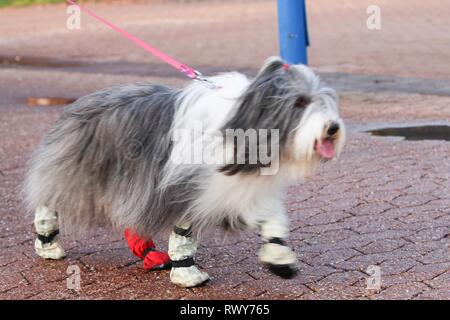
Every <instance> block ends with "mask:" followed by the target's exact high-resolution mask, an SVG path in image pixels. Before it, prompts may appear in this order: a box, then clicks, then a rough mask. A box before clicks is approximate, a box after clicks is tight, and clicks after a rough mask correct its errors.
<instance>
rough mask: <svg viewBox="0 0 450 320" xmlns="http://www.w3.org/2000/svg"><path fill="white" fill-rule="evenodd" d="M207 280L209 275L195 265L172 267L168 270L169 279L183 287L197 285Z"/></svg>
mask: <svg viewBox="0 0 450 320" xmlns="http://www.w3.org/2000/svg"><path fill="white" fill-rule="evenodd" d="M208 280H209V275H208V274H207V273H206V272H203V271H200V270H199V269H198V268H197V267H196V266H190V267H180V268H172V270H171V271H170V281H172V283H174V284H176V285H177V286H180V287H184V288H190V287H197V286H200V285H202V284H204V283H205V282H206V281H208Z"/></svg>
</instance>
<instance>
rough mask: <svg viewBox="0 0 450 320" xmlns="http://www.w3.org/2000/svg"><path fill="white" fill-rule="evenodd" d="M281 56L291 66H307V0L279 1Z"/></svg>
mask: <svg viewBox="0 0 450 320" xmlns="http://www.w3.org/2000/svg"><path fill="white" fill-rule="evenodd" d="M278 32H279V41H280V55H281V57H282V58H283V60H285V61H286V62H287V63H290V64H299V63H303V64H307V63H308V55H307V51H306V47H307V46H309V38H308V26H307V23H306V7H305V0H278Z"/></svg>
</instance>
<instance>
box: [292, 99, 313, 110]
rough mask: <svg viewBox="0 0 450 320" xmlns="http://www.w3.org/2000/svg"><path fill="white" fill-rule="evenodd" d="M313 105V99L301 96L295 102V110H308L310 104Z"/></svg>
mask: <svg viewBox="0 0 450 320" xmlns="http://www.w3.org/2000/svg"><path fill="white" fill-rule="evenodd" d="M310 103H311V99H310V98H309V97H306V96H300V97H298V98H297V100H296V101H295V104H294V107H295V108H306V107H307V106H308V104H310Z"/></svg>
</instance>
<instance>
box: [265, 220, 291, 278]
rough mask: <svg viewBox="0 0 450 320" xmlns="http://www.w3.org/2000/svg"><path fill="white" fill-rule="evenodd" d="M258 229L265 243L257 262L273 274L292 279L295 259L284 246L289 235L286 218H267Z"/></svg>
mask: <svg viewBox="0 0 450 320" xmlns="http://www.w3.org/2000/svg"><path fill="white" fill-rule="evenodd" d="M260 229H261V236H262V238H263V239H264V241H265V242H266V243H265V244H264V245H263V246H262V248H261V249H260V251H259V260H260V261H261V262H262V263H264V264H266V265H267V266H268V267H269V269H270V271H271V272H273V273H274V274H276V275H278V276H280V277H282V278H285V279H290V278H292V277H293V276H294V275H295V273H296V264H297V258H296V256H295V253H294V252H293V251H292V250H291V249H290V248H289V247H288V246H286V242H285V239H286V237H287V235H288V233H289V229H288V223H287V218H286V217H285V216H284V215H279V216H272V217H270V218H267V219H265V220H264V221H261V222H260Z"/></svg>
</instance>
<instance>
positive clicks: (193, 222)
mask: <svg viewBox="0 0 450 320" xmlns="http://www.w3.org/2000/svg"><path fill="white" fill-rule="evenodd" d="M208 81H209V82H212V83H214V84H215V88H211V87H209V86H205V85H204V84H203V83H202V82H193V83H192V84H190V85H188V86H187V87H185V88H184V89H170V88H167V87H164V86H160V85H145V84H136V85H128V86H120V87H113V88H108V89H104V90H101V91H99V92H96V93H93V94H90V95H88V96H85V97H82V98H80V99H78V100H77V101H76V102H74V103H73V104H71V105H69V106H68V107H67V108H66V109H65V110H64V112H63V113H62V115H61V117H60V119H59V120H58V122H57V123H56V124H55V126H54V127H53V129H52V130H51V131H50V132H49V133H48V134H47V136H46V137H45V139H44V141H43V143H42V145H41V146H40V147H39V148H38V149H37V151H36V152H35V154H34V155H33V157H32V160H31V164H30V169H29V172H28V175H27V179H26V184H25V194H26V202H27V205H28V208H29V209H30V210H33V211H35V227H36V230H37V233H38V239H36V242H35V249H36V252H37V253H38V254H39V255H40V256H42V257H44V258H50V259H60V258H62V257H64V256H65V252H64V250H63V248H62V247H61V245H60V243H59V242H58V240H57V237H56V235H57V232H58V231H57V230H59V228H60V227H61V228H62V229H63V230H66V231H70V232H74V231H84V230H87V229H89V228H90V227H92V226H111V227H113V228H114V229H116V230H123V229H125V228H131V229H133V230H135V231H136V232H137V233H138V234H139V235H141V236H142V237H146V236H147V237H149V236H151V235H154V234H156V233H159V232H161V231H163V230H167V229H169V228H170V229H172V230H173V231H172V233H171V235H170V239H169V255H170V257H171V259H172V261H173V267H172V270H171V274H170V278H171V280H172V282H173V283H175V284H178V285H180V286H183V287H192V286H197V285H200V284H202V283H204V282H205V281H206V280H207V279H208V275H207V274H206V273H205V272H203V271H201V270H199V269H198V268H197V267H196V266H195V264H194V261H193V256H194V253H195V252H196V249H197V239H198V238H199V235H201V234H203V233H204V232H205V231H207V230H208V229H210V228H211V227H215V226H217V225H226V226H227V227H228V228H231V229H234V230H236V229H241V228H242V227H243V226H244V227H246V228H249V229H256V230H259V232H260V233H261V236H262V238H263V239H264V240H265V243H264V245H263V246H262V248H261V250H260V252H259V258H260V260H261V261H262V262H263V263H264V264H266V265H268V266H269V267H270V270H271V271H273V272H274V273H276V274H278V275H280V276H282V277H286V278H288V277H292V276H293V275H294V273H295V269H296V257H295V254H294V253H293V251H292V250H291V249H290V248H289V247H288V246H287V245H286V242H285V240H286V238H287V236H288V219H287V216H286V210H285V208H284V205H283V202H284V201H283V200H284V194H285V192H284V191H285V189H286V188H287V186H288V185H289V183H290V182H291V181H293V180H299V179H300V180H301V179H303V178H305V177H306V176H308V175H310V174H311V173H313V171H314V168H315V167H317V165H318V164H319V163H320V162H321V160H324V159H331V158H334V157H335V156H337V155H338V154H339V153H340V151H341V149H342V147H343V144H344V141H345V128H344V124H343V122H342V120H341V118H340V116H339V110H338V104H337V97H336V94H335V92H334V91H333V90H332V89H330V88H327V87H325V86H323V85H322V83H321V82H320V80H319V78H318V77H317V76H316V75H315V74H314V73H313V72H312V71H311V70H310V69H309V68H308V67H306V66H304V65H287V64H285V63H284V62H283V61H282V60H281V59H279V58H270V59H268V60H267V61H266V62H265V64H264V66H263V67H262V69H261V70H260V71H259V73H258V74H257V76H256V77H255V78H254V79H251V80H250V79H248V78H247V77H246V76H244V75H242V74H240V73H236V72H232V73H226V74H221V75H218V76H214V77H210V78H208ZM198 126H201V127H202V130H201V133H200V135H197V138H194V139H180V132H184V133H186V132H192V131H195V130H196V128H197V127H198ZM252 130H257V131H260V132H265V133H268V134H267V136H266V137H265V139H262V138H261V136H258V138H257V139H256V140H255V141H256V142H255V141H253V142H255V143H256V144H257V148H256V149H253V151H252V149H251V146H250V144H251V143H252V141H250V140H251V139H249V140H245V139H244V140H245V141H244V144H239V143H238V142H239V141H238V140H239V139H238V138H239V137H238V136H237V134H236V132H241V133H242V132H244V134H247V133H249V132H251V131H252ZM230 132H234V134H235V135H234V136H233V137H232V139H225V142H224V140H220V142H217V139H211V136H212V135H213V136H214V137H215V138H217V137H225V136H226V137H228V136H230ZM212 133H214V134H212ZM250 136H251V135H248V136H246V137H245V138H249V137H250ZM230 140H231V141H230ZM205 141H209V142H205ZM205 145H206V146H207V149H208V150H209V151H210V152H211V151H213V152H214V153H216V154H217V152H218V151H231V152H228V153H227V152H224V153H220V152H218V154H222V155H224V156H223V157H220V156H219V157H218V158H220V159H219V161H215V162H212V163H205V162H204V161H203V162H202V161H200V162H198V161H185V160H186V158H189V159H191V158H190V157H187V154H189V152H188V151H190V150H192V149H196V148H197V147H198V146H205ZM254 150H259V151H261V150H265V151H266V153H267V155H268V156H269V161H268V162H267V161H265V162H264V161H262V160H263V159H262V158H260V156H261V155H260V153H258V152H256V153H257V156H256V161H253V162H251V161H249V160H251V159H250V158H252V155H254V154H255V152H254ZM180 159H181V160H182V161H180ZM236 159H241V160H242V159H243V160H244V161H237V160H236ZM216 160H217V158H216ZM274 168H275V169H274ZM264 170H268V171H264Z"/></svg>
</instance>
